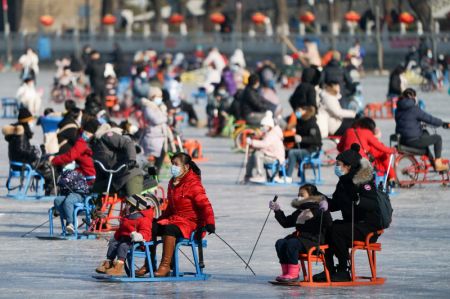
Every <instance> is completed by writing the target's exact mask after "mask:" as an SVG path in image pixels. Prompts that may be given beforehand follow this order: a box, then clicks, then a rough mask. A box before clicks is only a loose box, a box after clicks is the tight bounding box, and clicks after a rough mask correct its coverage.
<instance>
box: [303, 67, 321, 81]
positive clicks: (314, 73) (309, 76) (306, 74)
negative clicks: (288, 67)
mask: <svg viewBox="0 0 450 299" xmlns="http://www.w3.org/2000/svg"><path fill="white" fill-rule="evenodd" d="M319 76H320V72H319V71H318V70H317V69H315V68H312V67H308V68H306V69H304V70H303V73H302V83H310V84H312V85H316V84H317V81H318V77H319Z"/></svg>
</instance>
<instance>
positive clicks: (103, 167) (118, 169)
mask: <svg viewBox="0 0 450 299" xmlns="http://www.w3.org/2000/svg"><path fill="white" fill-rule="evenodd" d="M94 163H97V164H98V165H100V167H101V169H102V170H103V171H104V172H107V173H118V172H119V171H121V170H122V169H123V168H125V167H127V164H122V165H120V166H119V168H117V169H106V168H105V165H103V163H102V162H100V161H99V160H94Z"/></svg>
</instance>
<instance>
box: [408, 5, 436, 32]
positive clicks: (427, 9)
mask: <svg viewBox="0 0 450 299" xmlns="http://www.w3.org/2000/svg"><path fill="white" fill-rule="evenodd" d="M409 5H410V6H411V8H412V10H413V11H414V12H415V13H416V15H417V18H418V19H419V21H420V22H421V23H422V25H423V30H424V31H425V32H431V22H432V13H431V6H430V1H429V0H409Z"/></svg>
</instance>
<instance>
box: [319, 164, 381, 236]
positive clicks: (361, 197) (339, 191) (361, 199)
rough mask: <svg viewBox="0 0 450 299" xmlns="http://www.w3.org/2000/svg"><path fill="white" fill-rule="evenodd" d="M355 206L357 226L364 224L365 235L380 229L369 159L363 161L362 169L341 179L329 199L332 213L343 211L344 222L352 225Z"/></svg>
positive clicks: (375, 192) (363, 231)
mask: <svg viewBox="0 0 450 299" xmlns="http://www.w3.org/2000/svg"><path fill="white" fill-rule="evenodd" d="M353 201H355V202H356V204H355V210H354V212H355V224H364V229H362V228H361V230H362V231H361V232H362V233H363V234H367V233H369V232H372V231H376V230H378V229H380V227H379V223H380V220H379V219H380V215H379V212H378V202H377V191H376V186H375V180H374V177H373V168H372V166H371V165H370V162H369V161H368V160H367V159H364V158H363V159H361V167H360V168H359V169H357V170H355V171H350V172H349V173H348V174H346V175H343V176H341V177H340V178H339V182H338V184H337V186H336V190H335V191H334V193H333V197H332V198H331V199H328V204H329V206H328V209H329V210H330V211H331V212H335V211H341V213H342V218H343V221H344V222H346V223H351V221H352V204H353Z"/></svg>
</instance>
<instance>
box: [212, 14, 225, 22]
mask: <svg viewBox="0 0 450 299" xmlns="http://www.w3.org/2000/svg"><path fill="white" fill-rule="evenodd" d="M209 19H210V20H211V22H213V23H214V24H223V22H225V16H224V15H223V14H221V13H220V12H215V13H212V14H211V15H210V16H209Z"/></svg>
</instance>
